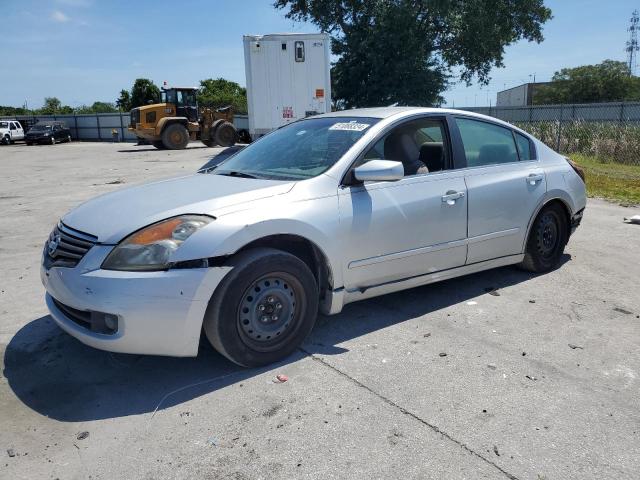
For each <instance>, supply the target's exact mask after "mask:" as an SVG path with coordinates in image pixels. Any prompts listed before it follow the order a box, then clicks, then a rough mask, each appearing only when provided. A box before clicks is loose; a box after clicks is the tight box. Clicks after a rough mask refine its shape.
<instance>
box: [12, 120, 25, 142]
mask: <svg viewBox="0 0 640 480" xmlns="http://www.w3.org/2000/svg"><path fill="white" fill-rule="evenodd" d="M13 123H14V124H15V126H16V130H15V133H14V135H13V138H14V140H22V139H24V130H23V129H22V125H21V124H20V122H13Z"/></svg>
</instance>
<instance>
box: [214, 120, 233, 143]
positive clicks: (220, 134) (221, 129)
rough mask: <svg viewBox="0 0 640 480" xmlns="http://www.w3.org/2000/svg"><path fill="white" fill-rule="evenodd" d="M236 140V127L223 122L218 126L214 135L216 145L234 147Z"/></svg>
mask: <svg viewBox="0 0 640 480" xmlns="http://www.w3.org/2000/svg"><path fill="white" fill-rule="evenodd" d="M237 138H238V132H237V131H236V127H234V126H233V124H231V123H229V122H224V123H222V124H221V125H220V126H218V128H216V132H215V134H214V139H215V141H216V143H217V144H218V145H220V146H221V147H231V146H232V145H235V143H236V140H237Z"/></svg>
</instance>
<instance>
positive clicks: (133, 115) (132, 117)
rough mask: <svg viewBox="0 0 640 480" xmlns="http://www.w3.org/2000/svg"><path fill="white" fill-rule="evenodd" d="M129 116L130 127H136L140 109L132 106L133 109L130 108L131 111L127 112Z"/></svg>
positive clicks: (138, 121)
mask: <svg viewBox="0 0 640 480" xmlns="http://www.w3.org/2000/svg"><path fill="white" fill-rule="evenodd" d="M129 117H130V121H129V126H130V127H131V128H136V123H140V109H139V108H134V109H133V110H131V112H130V113H129Z"/></svg>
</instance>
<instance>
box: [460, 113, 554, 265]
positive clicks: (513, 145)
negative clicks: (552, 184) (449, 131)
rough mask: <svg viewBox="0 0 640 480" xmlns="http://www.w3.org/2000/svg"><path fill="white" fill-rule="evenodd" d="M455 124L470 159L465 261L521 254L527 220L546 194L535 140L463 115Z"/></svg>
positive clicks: (468, 161) (473, 261)
mask: <svg viewBox="0 0 640 480" xmlns="http://www.w3.org/2000/svg"><path fill="white" fill-rule="evenodd" d="M456 124H457V126H458V130H459V132H460V137H461V140H462V143H463V147H464V152H465V156H466V161H467V168H466V169H465V172H466V173H465V182H466V184H467V190H468V194H469V199H468V201H469V252H468V257H467V263H469V264H471V263H476V262H481V261H484V260H490V259H493V258H498V257H504V256H509V255H517V254H520V253H522V251H523V247H524V243H525V236H526V234H527V226H528V224H529V220H530V219H531V217H532V215H533V213H534V212H535V210H536V208H537V206H538V205H539V204H540V202H541V201H542V198H543V196H544V194H545V193H546V190H547V186H546V179H545V175H544V170H543V169H542V168H541V167H540V165H539V163H538V161H537V160H536V159H535V157H536V155H535V148H534V147H533V144H532V142H531V141H530V140H529V139H528V138H527V137H526V136H524V135H522V134H520V133H518V132H516V131H514V130H512V129H510V128H507V127H505V126H502V125H498V124H495V123H492V122H487V121H481V120H477V119H471V118H462V117H459V118H457V119H456Z"/></svg>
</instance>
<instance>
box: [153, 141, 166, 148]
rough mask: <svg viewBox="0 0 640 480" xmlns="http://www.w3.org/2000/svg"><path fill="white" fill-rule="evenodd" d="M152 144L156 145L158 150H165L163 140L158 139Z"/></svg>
mask: <svg viewBox="0 0 640 480" xmlns="http://www.w3.org/2000/svg"><path fill="white" fill-rule="evenodd" d="M151 144H152V145H153V146H154V147H156V148H157V149H158V150H164V149H165V148H164V143H162V140H158V141H156V142H151Z"/></svg>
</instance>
